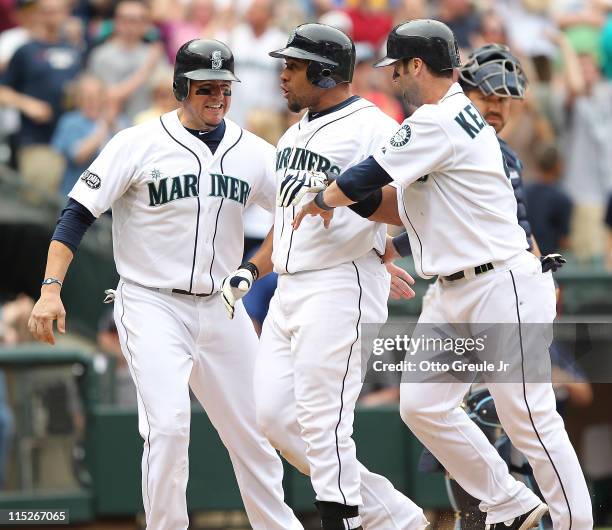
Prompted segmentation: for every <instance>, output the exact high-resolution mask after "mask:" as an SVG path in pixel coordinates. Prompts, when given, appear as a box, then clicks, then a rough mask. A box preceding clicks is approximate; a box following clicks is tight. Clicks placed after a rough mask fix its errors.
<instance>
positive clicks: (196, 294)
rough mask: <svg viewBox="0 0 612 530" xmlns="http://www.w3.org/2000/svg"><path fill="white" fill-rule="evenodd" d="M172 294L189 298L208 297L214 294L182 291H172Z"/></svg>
mask: <svg viewBox="0 0 612 530" xmlns="http://www.w3.org/2000/svg"><path fill="white" fill-rule="evenodd" d="M172 292H173V293H175V294H188V295H189V296H210V295H211V294H214V293H191V292H189V291H185V290H183V289H172Z"/></svg>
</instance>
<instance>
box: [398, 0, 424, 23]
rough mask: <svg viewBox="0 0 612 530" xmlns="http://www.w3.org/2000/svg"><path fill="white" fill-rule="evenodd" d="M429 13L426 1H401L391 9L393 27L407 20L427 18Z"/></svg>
mask: <svg viewBox="0 0 612 530" xmlns="http://www.w3.org/2000/svg"><path fill="white" fill-rule="evenodd" d="M428 17H429V11H428V8H427V2H426V0H401V1H400V2H399V5H398V6H397V7H396V8H395V9H393V25H394V26H397V25H398V24H401V23H403V22H406V21H407V20H415V19H417V18H428Z"/></svg>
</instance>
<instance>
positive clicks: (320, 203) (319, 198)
mask: <svg viewBox="0 0 612 530" xmlns="http://www.w3.org/2000/svg"><path fill="white" fill-rule="evenodd" d="M324 193H325V190H322V191H320V192H319V193H317V194H316V195H315V198H314V203H315V205H316V206H317V208H319V209H320V210H323V211H324V212H329V211H330V210H333V209H334V206H330V205H329V204H327V203H326V202H325V199H324V198H323V194H324Z"/></svg>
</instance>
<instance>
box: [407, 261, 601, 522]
mask: <svg viewBox="0 0 612 530" xmlns="http://www.w3.org/2000/svg"><path fill="white" fill-rule="evenodd" d="M519 318H520V324H521V326H519V325H517V326H516V328H517V330H518V329H521V330H522V333H525V329H526V325H528V324H533V323H542V324H547V323H548V324H549V323H551V322H552V321H553V319H554V318H555V289H554V285H553V280H552V277H551V274H550V273H547V274H543V273H542V270H541V265H540V261H539V260H538V259H537V258H536V257H535V256H533V255H532V254H530V253H528V252H525V253H524V254H521V255H519V256H517V257H516V258H513V259H512V260H509V261H508V262H507V263H506V264H505V265H503V264H502V265H497V266H496V267H495V269H493V270H491V271H489V272H487V273H484V274H482V275H478V276H476V277H474V278H472V279H467V278H465V279H461V280H456V281H452V282H448V281H445V280H438V282H437V283H436V286H435V287H434V288H433V289H432V293H431V298H429V299H428V302H427V304H426V305H425V307H424V309H423V313H422V314H421V316H420V318H419V323H466V322H469V323H512V324H519ZM524 341H525V337H524V336H523V335H522V334H519V337H518V339H517V344H520V348H521V350H523V346H525V348H524V351H522V354H524V355H525V356H546V357H542V359H548V355H549V353H548V348H547V345H546V344H543V343H540V344H538V346H539V347H541V348H538V349H541V351H532V350H530V349H529V347H528V346H529V344H528V343H527V342H525V344H524ZM533 342H534V341H531V343H533ZM416 356H417V358H418V356H419V352H417V353H416ZM502 356H503V355H502ZM470 383H471V381H468V382H456V383H435V382H420V383H419V382H407V383H404V384H402V385H401V404H400V410H401V415H402V418H403V420H404V421H405V422H406V424H407V425H408V426H409V427H410V429H411V430H412V431H413V432H414V433H415V435H416V436H417V437H418V438H419V439H420V440H421V442H422V443H423V444H424V445H426V446H427V447H428V449H429V450H430V451H431V452H432V453H433V454H434V455H435V456H436V458H438V460H439V461H440V462H441V463H442V464H443V465H444V467H445V468H446V469H447V470H448V472H449V473H450V474H451V475H452V476H453V478H455V479H456V480H457V482H458V483H459V484H460V485H461V486H462V487H463V488H464V489H465V490H466V491H467V492H468V493H469V494H471V495H472V496H474V497H476V498H478V499H481V500H482V503H481V505H480V507H481V509H482V510H483V511H486V512H487V523H489V524H491V523H498V522H503V521H507V520H509V519H512V518H513V517H515V516H517V515H520V514H522V513H524V512H526V511H528V510H529V509H531V508H533V507H535V506H536V505H537V504H538V502H539V500H538V499H537V497H536V496H535V495H534V494H533V493H532V492H531V491H529V490H528V489H527V488H526V487H525V486H524V485H523V484H522V483H520V482H518V481H516V480H515V479H514V478H512V477H511V476H510V475H509V474H508V468H507V465H506V464H505V463H504V461H503V460H502V459H501V458H500V456H499V455H498V453H497V451H496V450H495V449H494V448H493V446H492V445H491V444H490V443H489V442H488V440H487V438H486V437H485V435H484V434H483V433H482V432H481V431H480V429H479V428H478V427H477V426H476V425H475V424H474V422H472V421H471V420H470V419H469V418H468V416H467V414H466V413H465V411H464V410H463V409H462V408H461V407H460V404H461V402H462V400H463V397H464V396H465V393H466V392H467V391H468V389H469V386H470ZM487 388H488V389H489V391H490V392H491V395H492V396H493V399H494V400H495V404H496V409H497V413H498V415H499V418H500V420H501V423H502V425H503V427H504V430H505V431H506V433H507V434H508V436H509V437H510V440H511V441H512V443H513V444H514V446H515V447H516V448H517V449H518V450H520V451H521V452H522V453H523V454H524V455H525V456H526V457H527V459H528V460H529V463H530V464H531V466H532V467H533V470H534V475H535V478H536V480H537V482H538V485H539V487H540V489H541V491H542V494H543V495H544V498H545V500H546V503H547V504H548V506H549V508H550V513H551V517H552V520H553V525H554V528H555V530H590V529H591V528H592V527H593V519H592V508H591V503H590V497H589V492H588V489H587V486H586V482H585V479H584V476H583V474H582V470H581V468H580V464H579V462H578V458H577V456H576V453H575V451H574V448H573V447H572V445H571V443H570V441H569V438H568V436H567V433H566V431H565V427H564V424H563V420H562V419H561V417H560V416H559V414H558V413H557V412H556V404H555V396H554V392H553V389H552V385H551V384H550V383H549V382H544V381H541V382H540V381H526V378H525V374H524V373H523V376H522V380H518V381H517V380H514V379H513V380H512V381H511V382H497V383H489V382H488V383H487Z"/></svg>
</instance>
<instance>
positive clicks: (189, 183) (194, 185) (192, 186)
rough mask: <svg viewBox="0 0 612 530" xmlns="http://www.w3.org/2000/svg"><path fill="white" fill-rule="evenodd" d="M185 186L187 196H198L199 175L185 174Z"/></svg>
mask: <svg viewBox="0 0 612 530" xmlns="http://www.w3.org/2000/svg"><path fill="white" fill-rule="evenodd" d="M213 182H214V179H213ZM183 186H184V188H185V197H197V196H198V177H196V176H195V175H183Z"/></svg>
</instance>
